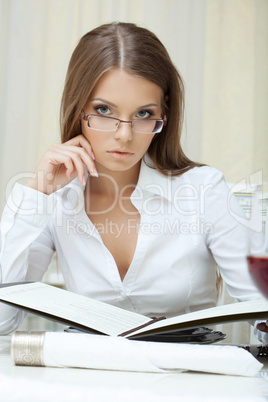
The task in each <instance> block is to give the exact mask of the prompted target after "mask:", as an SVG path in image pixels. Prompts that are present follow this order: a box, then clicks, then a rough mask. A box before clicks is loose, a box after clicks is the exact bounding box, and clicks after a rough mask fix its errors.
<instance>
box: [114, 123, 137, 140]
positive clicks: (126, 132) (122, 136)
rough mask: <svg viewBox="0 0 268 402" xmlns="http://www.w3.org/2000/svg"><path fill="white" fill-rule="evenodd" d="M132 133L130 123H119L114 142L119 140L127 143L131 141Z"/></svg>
mask: <svg viewBox="0 0 268 402" xmlns="http://www.w3.org/2000/svg"><path fill="white" fill-rule="evenodd" d="M132 137H133V131H132V127H131V123H130V122H124V121H121V122H120V124H119V127H118V129H117V130H116V132H115V133H114V139H115V140H121V141H123V142H129V141H131V140H132Z"/></svg>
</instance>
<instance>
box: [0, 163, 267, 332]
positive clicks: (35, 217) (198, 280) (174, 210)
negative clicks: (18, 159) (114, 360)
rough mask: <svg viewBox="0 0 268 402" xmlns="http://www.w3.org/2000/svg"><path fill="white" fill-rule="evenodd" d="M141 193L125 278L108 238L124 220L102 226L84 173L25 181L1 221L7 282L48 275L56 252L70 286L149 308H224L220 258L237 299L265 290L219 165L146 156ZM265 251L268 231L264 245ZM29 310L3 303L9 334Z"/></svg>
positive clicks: (159, 311) (1, 328)
mask: <svg viewBox="0 0 268 402" xmlns="http://www.w3.org/2000/svg"><path fill="white" fill-rule="evenodd" d="M88 180H90V177H88ZM131 201H132V203H133V204H134V206H135V207H136V208H137V210H138V211H139V213H140V216H141V221H140V227H139V233H138V241H137V245H136V250H135V254H134V257H133V260H132V262H131V265H130V267H129V269H128V271H127V274H126V276H125V277H124V280H123V281H122V280H121V278H120V276H119V272H118V269H117V266H116V263H115V260H114V258H113V256H112V255H111V253H110V252H109V250H108V249H107V248H106V247H105V245H104V243H103V241H102V238H101V233H102V231H104V230H113V232H114V235H115V236H116V235H118V231H120V225H119V226H118V225H115V223H113V222H111V221H106V222H105V223H104V224H103V225H102V226H98V227H95V226H94V225H93V223H92V222H91V221H90V220H89V218H88V216H87V214H86V212H85V208H84V186H83V185H82V184H81V183H80V182H79V181H78V179H75V180H74V181H72V182H71V183H70V184H69V185H68V186H66V187H64V188H62V189H60V190H58V191H57V192H55V193H53V194H51V195H49V196H47V195H45V194H43V193H40V192H38V191H35V190H33V189H31V188H28V187H26V186H23V185H21V184H18V183H16V184H15V186H14V188H13V190H12V192H11V194H10V196H9V199H8V201H7V204H6V207H5V210H4V212H3V216H2V221H1V243H2V248H1V256H0V268H1V269H0V282H1V283H8V282H17V281H40V280H42V278H43V275H44V273H45V272H46V269H47V267H48V264H49V262H50V260H51V257H52V255H53V253H54V252H55V251H56V252H57V257H58V262H59V267H60V269H61V271H62V274H63V277H64V280H65V286H66V288H67V289H68V290H70V291H73V292H76V293H80V294H82V295H85V296H89V297H91V298H96V299H98V300H102V301H104V302H107V303H110V304H113V305H116V306H119V307H122V308H124V309H128V310H131V311H135V312H138V313H141V314H144V315H148V316H157V315H165V316H167V317H170V316H174V315H178V314H181V313H186V312H190V311H194V310H199V309H202V308H208V307H213V306H215V305H216V302H217V294H216V286H215V283H216V265H218V266H219V269H220V273H221V276H222V277H223V279H224V281H225V282H226V284H227V288H228V291H229V293H230V295H231V296H232V297H234V298H236V299H238V300H240V301H244V300H250V299H256V298H261V295H260V294H259V292H258V291H257V289H256V287H255V286H254V284H253V283H252V281H251V278H250V276H249V274H248V269H247V262H246V255H247V254H248V252H249V247H250V244H249V243H250V231H249V230H248V229H247V227H246V225H243V224H241V223H239V222H241V217H243V211H242V210H241V208H240V206H239V204H238V203H237V201H236V199H235V198H234V196H233V195H232V193H231V192H230V190H229V188H228V186H227V185H226V183H225V181H224V177H223V175H222V173H220V172H219V171H218V170H216V169H214V168H211V167H207V166H204V167H196V168H193V169H191V170H189V171H188V172H185V173H184V174H183V175H181V176H178V177H171V176H168V177H166V176H164V175H162V174H161V173H159V172H158V171H157V170H155V169H153V168H151V167H149V166H147V164H146V163H145V162H142V165H141V171H140V176H139V181H138V184H137V187H136V189H135V190H134V192H133V193H132V196H131ZM245 222H246V220H245ZM128 224H129V225H130V226H129V227H131V225H134V221H132V219H131V216H130V218H129V221H128ZM264 250H265V241H264V238H263V241H261V244H259V246H258V249H256V248H255V250H254V251H255V252H257V253H263V252H264ZM23 317H24V315H23V313H22V312H21V311H18V310H16V309H14V308H11V307H8V306H5V305H4V304H3V303H2V304H1V303H0V333H8V332H11V331H13V330H14V329H15V328H16V327H18V325H19V324H20V323H21V321H22V319H23Z"/></svg>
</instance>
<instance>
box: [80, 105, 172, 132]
mask: <svg viewBox="0 0 268 402" xmlns="http://www.w3.org/2000/svg"><path fill="white" fill-rule="evenodd" d="M81 114H82V118H83V120H85V121H87V126H88V128H91V130H96V131H106V132H107V133H109V132H115V131H117V130H118V129H119V127H120V124H121V123H129V124H130V125H131V129H132V130H133V122H134V121H142V120H139V119H134V120H121V119H118V118H116V117H111V116H100V115H96V114H87V115H86V114H85V112H84V110H83V109H82V110H81ZM89 117H102V118H105V119H112V120H117V121H118V122H119V124H118V126H117V127H116V128H115V129H114V130H99V129H98V128H92V127H90V126H89ZM146 120H150V121H161V122H162V123H163V125H162V127H161V130H160V131H156V132H153V131H152V132H145V133H144V132H143V133H142V132H141V131H135V130H133V131H135V132H136V133H140V134H159V133H161V131H162V130H163V127H164V126H165V125H166V124H167V121H166V120H165V119H144V121H146Z"/></svg>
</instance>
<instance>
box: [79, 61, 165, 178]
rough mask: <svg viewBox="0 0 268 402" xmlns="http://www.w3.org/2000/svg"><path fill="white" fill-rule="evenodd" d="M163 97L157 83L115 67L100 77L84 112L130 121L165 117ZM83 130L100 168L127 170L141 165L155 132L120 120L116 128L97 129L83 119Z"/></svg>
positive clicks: (100, 169)
mask: <svg viewBox="0 0 268 402" xmlns="http://www.w3.org/2000/svg"><path fill="white" fill-rule="evenodd" d="M161 100H162V90H161V88H160V87H159V86H158V85H156V84H154V83H153V82H151V81H148V80H146V79H145V78H141V77H138V76H135V75H131V74H128V73H126V72H125V71H124V70H121V69H114V70H111V71H108V72H107V73H105V74H104V75H103V76H102V78H101V79H100V80H99V82H98V83H97V85H96V87H95V88H94V90H93V92H92V94H91V96H90V98H89V100H88V102H87V104H86V105H85V107H84V112H85V114H86V115H88V114H93V115H99V116H109V117H115V118H118V119H121V120H127V121H129V120H134V119H135V120H137V119H138V120H140V119H148V117H151V118H152V119H162V108H161V104H162V102H161ZM82 132H83V134H84V136H85V137H86V138H87V140H88V141H89V142H90V144H91V146H92V149H93V151H94V154H95V158H96V160H95V163H96V166H97V170H98V171H102V170H113V171H126V170H128V169H131V168H132V167H134V166H137V167H138V166H139V163H140V160H141V159H142V157H143V155H144V154H145V153H146V151H147V149H148V148H149V145H150V143H151V141H152V139H153V137H154V135H156V134H153V133H150V134H143V133H137V132H135V131H133V130H132V128H131V125H130V124H128V123H121V124H120V126H119V128H118V129H117V131H112V132H111V131H110V132H105V131H96V130H93V129H91V128H88V126H87V122H86V121H85V120H82ZM159 135H161V134H159Z"/></svg>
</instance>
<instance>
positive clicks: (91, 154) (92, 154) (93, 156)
mask: <svg viewBox="0 0 268 402" xmlns="http://www.w3.org/2000/svg"><path fill="white" fill-rule="evenodd" d="M90 156H91V157H92V159H93V160H95V155H94V152H93V151H92V152H91V153H90Z"/></svg>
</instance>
